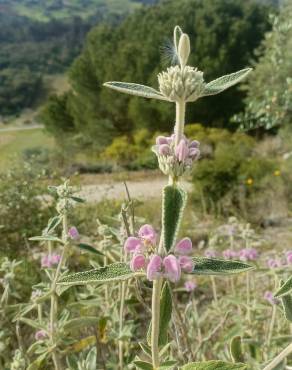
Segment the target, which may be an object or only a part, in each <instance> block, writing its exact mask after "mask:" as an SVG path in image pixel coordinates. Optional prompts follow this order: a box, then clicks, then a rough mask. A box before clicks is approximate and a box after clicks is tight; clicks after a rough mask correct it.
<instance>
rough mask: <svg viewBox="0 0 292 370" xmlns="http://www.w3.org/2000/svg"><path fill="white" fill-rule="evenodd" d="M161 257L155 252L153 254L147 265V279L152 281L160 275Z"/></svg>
mask: <svg viewBox="0 0 292 370" xmlns="http://www.w3.org/2000/svg"><path fill="white" fill-rule="evenodd" d="M161 265H162V259H161V257H160V256H158V255H157V254H154V255H153V256H152V257H151V258H150V261H149V263H148V266H147V279H148V280H150V281H152V280H155V279H157V278H159V277H160V276H161Z"/></svg>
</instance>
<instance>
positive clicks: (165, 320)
mask: <svg viewBox="0 0 292 370" xmlns="http://www.w3.org/2000/svg"><path fill="white" fill-rule="evenodd" d="M171 314H172V297H171V290H170V286H169V283H168V282H167V281H166V282H165V283H164V285H163V288H162V291H161V298H160V320H159V339H158V344H159V346H164V345H165V344H166V343H167V342H168V335H167V332H168V325H169V322H170V320H171Z"/></svg>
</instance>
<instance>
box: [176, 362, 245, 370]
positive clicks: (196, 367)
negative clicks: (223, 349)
mask: <svg viewBox="0 0 292 370" xmlns="http://www.w3.org/2000/svg"><path fill="white" fill-rule="evenodd" d="M246 367H247V366H246V365H245V364H240V363H239V364H232V363H230V362H224V361H206V362H192V363H190V364H187V365H184V366H183V367H182V370H245V369H246Z"/></svg>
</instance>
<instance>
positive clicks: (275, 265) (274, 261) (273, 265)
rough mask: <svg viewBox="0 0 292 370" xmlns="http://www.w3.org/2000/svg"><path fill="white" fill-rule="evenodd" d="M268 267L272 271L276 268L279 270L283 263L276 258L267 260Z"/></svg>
mask: <svg viewBox="0 0 292 370" xmlns="http://www.w3.org/2000/svg"><path fill="white" fill-rule="evenodd" d="M267 266H268V267H269V268H270V269H276V268H279V267H281V266H282V262H281V261H280V260H279V259H275V258H269V259H268V260H267Z"/></svg>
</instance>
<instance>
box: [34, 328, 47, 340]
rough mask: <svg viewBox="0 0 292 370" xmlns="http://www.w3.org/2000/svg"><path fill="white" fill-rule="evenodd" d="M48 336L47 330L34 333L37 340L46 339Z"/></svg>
mask: <svg viewBox="0 0 292 370" xmlns="http://www.w3.org/2000/svg"><path fill="white" fill-rule="evenodd" d="M47 336H48V334H47V332H46V331H45V330H38V331H37V332H36V333H35V335H34V337H35V339H36V340H44V339H46V338H47Z"/></svg>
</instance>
